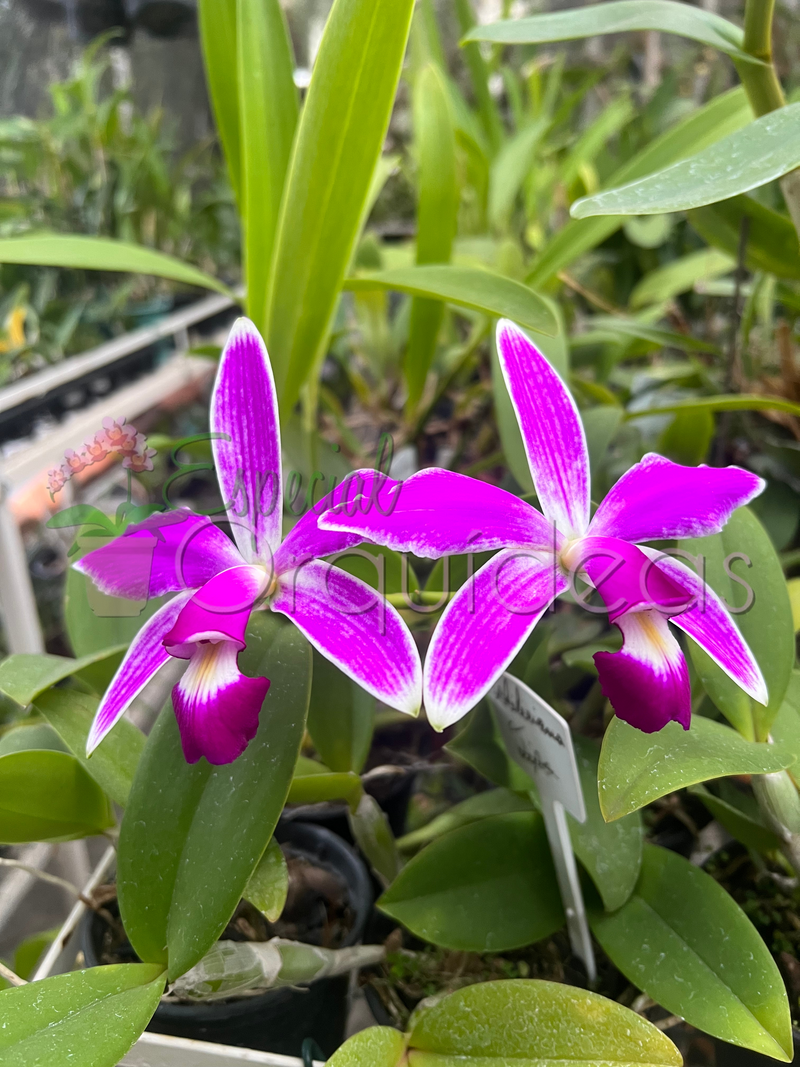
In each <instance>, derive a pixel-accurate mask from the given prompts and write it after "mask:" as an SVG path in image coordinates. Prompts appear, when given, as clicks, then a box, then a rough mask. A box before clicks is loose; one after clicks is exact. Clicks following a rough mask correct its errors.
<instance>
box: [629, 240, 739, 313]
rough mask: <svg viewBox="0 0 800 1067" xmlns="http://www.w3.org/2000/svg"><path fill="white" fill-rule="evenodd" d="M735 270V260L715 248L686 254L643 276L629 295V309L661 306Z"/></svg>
mask: <svg viewBox="0 0 800 1067" xmlns="http://www.w3.org/2000/svg"><path fill="white" fill-rule="evenodd" d="M735 266H736V260H735V259H732V258H731V257H730V256H729V255H728V254H727V253H725V252H719V251H718V250H717V249H715V248H709V249H704V250H703V251H702V252H690V253H689V254H688V255H686V256H681V257H680V258H679V259H674V260H672V262H671V263H667V265H666V266H664V267H658V268H657V269H656V270H654V271H651V272H650V273H649V274H647V275H645V277H644V278H642V280H641V281H640V282H639V284H638V285H637V286H636V288H635V289H634V290H633V292H632V293H631V301H630V302H631V307H643V306H644V305H645V304H661V303H663V302H664V301H665V300H671V299H672V298H673V297H674V296H679V295H680V294H681V293H686V292H689V290H690V289H694V287H695V285H696V284H697V283H698V282H702V281H709V280H710V279H711V278H719V277H720V275H722V274H727V273H728V271H731V270H733V268H734V267H735Z"/></svg>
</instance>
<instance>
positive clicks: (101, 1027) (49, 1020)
mask: <svg viewBox="0 0 800 1067" xmlns="http://www.w3.org/2000/svg"><path fill="white" fill-rule="evenodd" d="M165 979H166V974H165V973H164V971H163V969H162V968H160V967H154V966H152V965H150V964H146V963H124V964H117V965H115V966H112V967H92V968H90V969H89V970H85V971H71V972H70V973H69V974H59V975H56V976H55V977H54V978H46V979H44V981H42V982H31V983H30V984H29V985H24V986H19V987H18V988H16V989H5V990H3V991H2V992H1V993H0V1013H2V1017H3V1026H2V1027H0V1061H4V1062H5V1063H7V1064H8V1065H9V1067H11V1064H12V1063H13V1064H19V1065H20V1067H22V1064H25V1067H72V1065H73V1064H77V1063H80V1065H81V1067H116V1065H117V1064H118V1063H119V1061H120V1060H121V1059H122V1058H123V1056H125V1054H126V1053H127V1052H128V1050H129V1049H130V1048H131V1047H132V1045H133V1043H134V1042H135V1041H136V1039H137V1038H138V1037H139V1035H140V1034H141V1033H142V1032H143V1031H144V1028H145V1027H146V1026H147V1024H148V1022H149V1021H150V1019H151V1017H152V1015H153V1013H154V1012H155V1010H156V1008H157V1007H158V1002H159V999H160V998H161V994H162V993H163V992H164V983H165Z"/></svg>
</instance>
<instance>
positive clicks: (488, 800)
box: [397, 789, 535, 852]
mask: <svg viewBox="0 0 800 1067" xmlns="http://www.w3.org/2000/svg"><path fill="white" fill-rule="evenodd" d="M534 807H535V806H534V804H533V802H532V801H531V800H529V799H528V798H527V797H523V796H518V795H517V794H516V793H512V792H511V790H510V789H487V790H486V792H485V793H477V794H476V795H475V796H474V797H469V798H468V799H467V800H462V801H461V803H460V804H454V805H453V807H452V808H448V810H447V811H445V812H444V813H443V814H442V815H437V816H436V818H435V819H431V821H430V822H429V823H426V824H425V826H422V827H420V829H419V830H412V831H411V833H409V834H405V835H404V836H403V837H401V838H399V839H398V842H397V847H398V848H399V849H400V851H401V852H415V851H416V850H417V849H420V848H422V847H424V846H425V845H427V844H429V843H430V842H431V841H433V840H435V839H436V838H437V837H442V836H443V835H444V834H447V833H449V832H450V831H451V830H457V829H458V828H459V827H460V826H467V825H469V823H472V822H477V821H478V820H479V819H486V818H488V817H489V816H491V815H507V814H509V813H510V812H514V811H533V810H534Z"/></svg>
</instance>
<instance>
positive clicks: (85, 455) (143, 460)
mask: <svg viewBox="0 0 800 1067" xmlns="http://www.w3.org/2000/svg"><path fill="white" fill-rule="evenodd" d="M111 455H116V456H122V466H123V467H125V469H126V470H129V471H131V473H132V474H141V473H142V472H144V471H151V470H152V469H153V458H154V456H155V455H156V450H155V449H154V448H148V447H147V438H146V437H145V435H144V434H143V433H139V432H138V431H137V429H136V427H135V426H133V425H132V424H131V423H128V422H126V421H125V418H124V417H123V418H120V419H112V418H105V419H103V427H102V429H100V430H98V431H97V433H96V434H95V435H94V437H93V438H92V439H91V441H87V442H86V443H85V444H84V446H83V448H82V449H81V450H80V452H77V451H75V449H74V448H68V449H67V451H66V452H65V453H64V462H63V463H62V464H61V466H60V467H54V468H53V469H52V470H50V471H48V472H47V487H48V489H49V491H50V498H51V499H53V498H54V497H55V495H56V493H58V492H60V491H61V490H62V489H63V488H64V486H65V485H66V484H67V482H68V481H69V480H70V478H72V477H73V476H74V475H76V474H80V473H81V471H83V470H86V468H87V467H91V466H92V465H93V464H94V463H101V462H102V461H103V460H104V459H107V458H108V456H111Z"/></svg>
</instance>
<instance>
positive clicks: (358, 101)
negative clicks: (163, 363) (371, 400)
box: [267, 0, 414, 410]
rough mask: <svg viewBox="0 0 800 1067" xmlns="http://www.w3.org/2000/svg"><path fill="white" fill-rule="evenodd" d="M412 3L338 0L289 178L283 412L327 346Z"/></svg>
mask: <svg viewBox="0 0 800 1067" xmlns="http://www.w3.org/2000/svg"><path fill="white" fill-rule="evenodd" d="M413 6H414V4H413V0H335V3H334V5H333V9H332V11H331V14H330V17H329V19H328V23H327V25H326V27H325V32H324V34H323V38H322V43H321V45H320V50H319V53H318V55H317V61H316V66H315V69H314V75H313V77H312V79H311V86H310V88H309V91H308V97H307V98H306V102H305V105H304V107H303V114H302V117H301V120H300V125H299V127H298V130H297V140H296V144H295V150H294V155H293V157H292V162H291V165H290V168H289V173H288V175H287V179H286V188H285V190H284V197H283V204H282V207H281V214H280V221H279V223H278V233H277V238H276V245H275V254H274V258H273V269H272V277H271V283H270V291H269V301H268V308H267V337H268V345H269V351H270V355H271V358H272V365H273V368H274V370H275V373H276V377H277V382H278V389H279V395H280V399H281V404H282V407H283V408H284V410H286V409H287V408H289V407H291V405H292V404H293V403H294V401H295V400H296V399H297V397H298V395H299V392H300V388H301V386H302V384H303V382H304V381H305V379H306V378H307V377H308V375H309V373H310V372H312V371H313V370H314V369H315V368H316V367H317V366H318V365H319V362H320V360H321V359H322V357H323V356H324V353H325V346H326V343H327V338H328V333H329V330H330V326H331V322H332V319H333V315H334V312H335V310H336V302H337V299H338V296H339V291H340V289H341V285H342V280H343V278H344V274H345V271H346V269H347V266H348V264H349V262H350V259H351V257H352V253H353V246H354V243H355V240H356V237H357V235H358V232H359V227H360V224H361V218H362V211H363V206H364V202H365V200H366V197H367V195H368V193H369V188H370V184H371V181H372V175H373V172H374V170H375V164H376V162H377V160H378V156H379V155H380V152H381V146H382V144H383V139H384V137H385V135H386V129H387V127H388V124H389V117H390V115H391V110H392V104H393V102H394V95H395V91H396V88H397V81H398V79H399V77H400V68H401V65H402V62H403V55H404V53H405V48H406V42H407V40H408V32H409V27H410V24H411V14H412V10H413Z"/></svg>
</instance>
